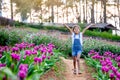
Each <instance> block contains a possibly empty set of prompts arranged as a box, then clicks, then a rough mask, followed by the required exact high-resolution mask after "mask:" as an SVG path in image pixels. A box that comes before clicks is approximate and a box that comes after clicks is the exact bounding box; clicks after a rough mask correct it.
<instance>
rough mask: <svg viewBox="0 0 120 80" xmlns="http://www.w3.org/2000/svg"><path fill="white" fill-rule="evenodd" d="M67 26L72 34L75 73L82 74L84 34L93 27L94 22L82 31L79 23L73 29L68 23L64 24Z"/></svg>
mask: <svg viewBox="0 0 120 80" xmlns="http://www.w3.org/2000/svg"><path fill="white" fill-rule="evenodd" d="M64 25H65V27H67V28H68V29H69V30H70V32H71V34H72V56H73V66H74V72H73V73H74V74H77V71H78V74H81V71H80V60H79V59H80V56H81V53H82V35H83V34H84V32H85V31H86V30H87V29H88V28H89V27H91V26H92V25H93V24H90V25H89V26H87V27H86V28H85V29H84V30H83V31H82V32H80V27H79V26H78V25H75V26H74V27H73V29H71V28H69V27H68V26H67V25H66V24H64ZM76 63H77V66H78V69H76Z"/></svg>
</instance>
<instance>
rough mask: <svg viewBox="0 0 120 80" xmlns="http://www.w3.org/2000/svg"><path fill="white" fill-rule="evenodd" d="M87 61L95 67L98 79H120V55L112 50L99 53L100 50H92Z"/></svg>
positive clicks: (95, 75)
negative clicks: (102, 53)
mask: <svg viewBox="0 0 120 80" xmlns="http://www.w3.org/2000/svg"><path fill="white" fill-rule="evenodd" d="M88 55H89V57H86V63H87V64H88V65H89V66H91V67H94V68H95V71H96V73H95V74H94V75H93V76H94V77H95V78H96V80H120V56H118V55H117V54H113V53H112V52H110V51H107V52H105V53H104V55H99V52H96V51H94V50H91V51H90V52H89V54H88Z"/></svg>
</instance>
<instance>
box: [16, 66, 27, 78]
mask: <svg viewBox="0 0 120 80" xmlns="http://www.w3.org/2000/svg"><path fill="white" fill-rule="evenodd" d="M27 72H28V64H20V66H19V72H18V76H19V77H20V78H22V79H24V78H25V77H26V76H27Z"/></svg>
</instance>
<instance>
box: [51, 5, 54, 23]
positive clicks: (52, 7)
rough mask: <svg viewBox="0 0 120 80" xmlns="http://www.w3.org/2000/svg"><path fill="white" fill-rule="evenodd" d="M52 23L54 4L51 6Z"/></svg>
mask: <svg viewBox="0 0 120 80" xmlns="http://www.w3.org/2000/svg"><path fill="white" fill-rule="evenodd" d="M51 10H52V11H51V15H52V23H54V6H53V5H52V6H51Z"/></svg>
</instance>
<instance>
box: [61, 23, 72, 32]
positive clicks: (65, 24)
mask: <svg viewBox="0 0 120 80" xmlns="http://www.w3.org/2000/svg"><path fill="white" fill-rule="evenodd" d="M63 25H64V26H65V27H66V28H67V29H68V30H69V31H70V33H71V34H72V32H73V31H72V29H70V27H69V26H68V25H66V24H63Z"/></svg>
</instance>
